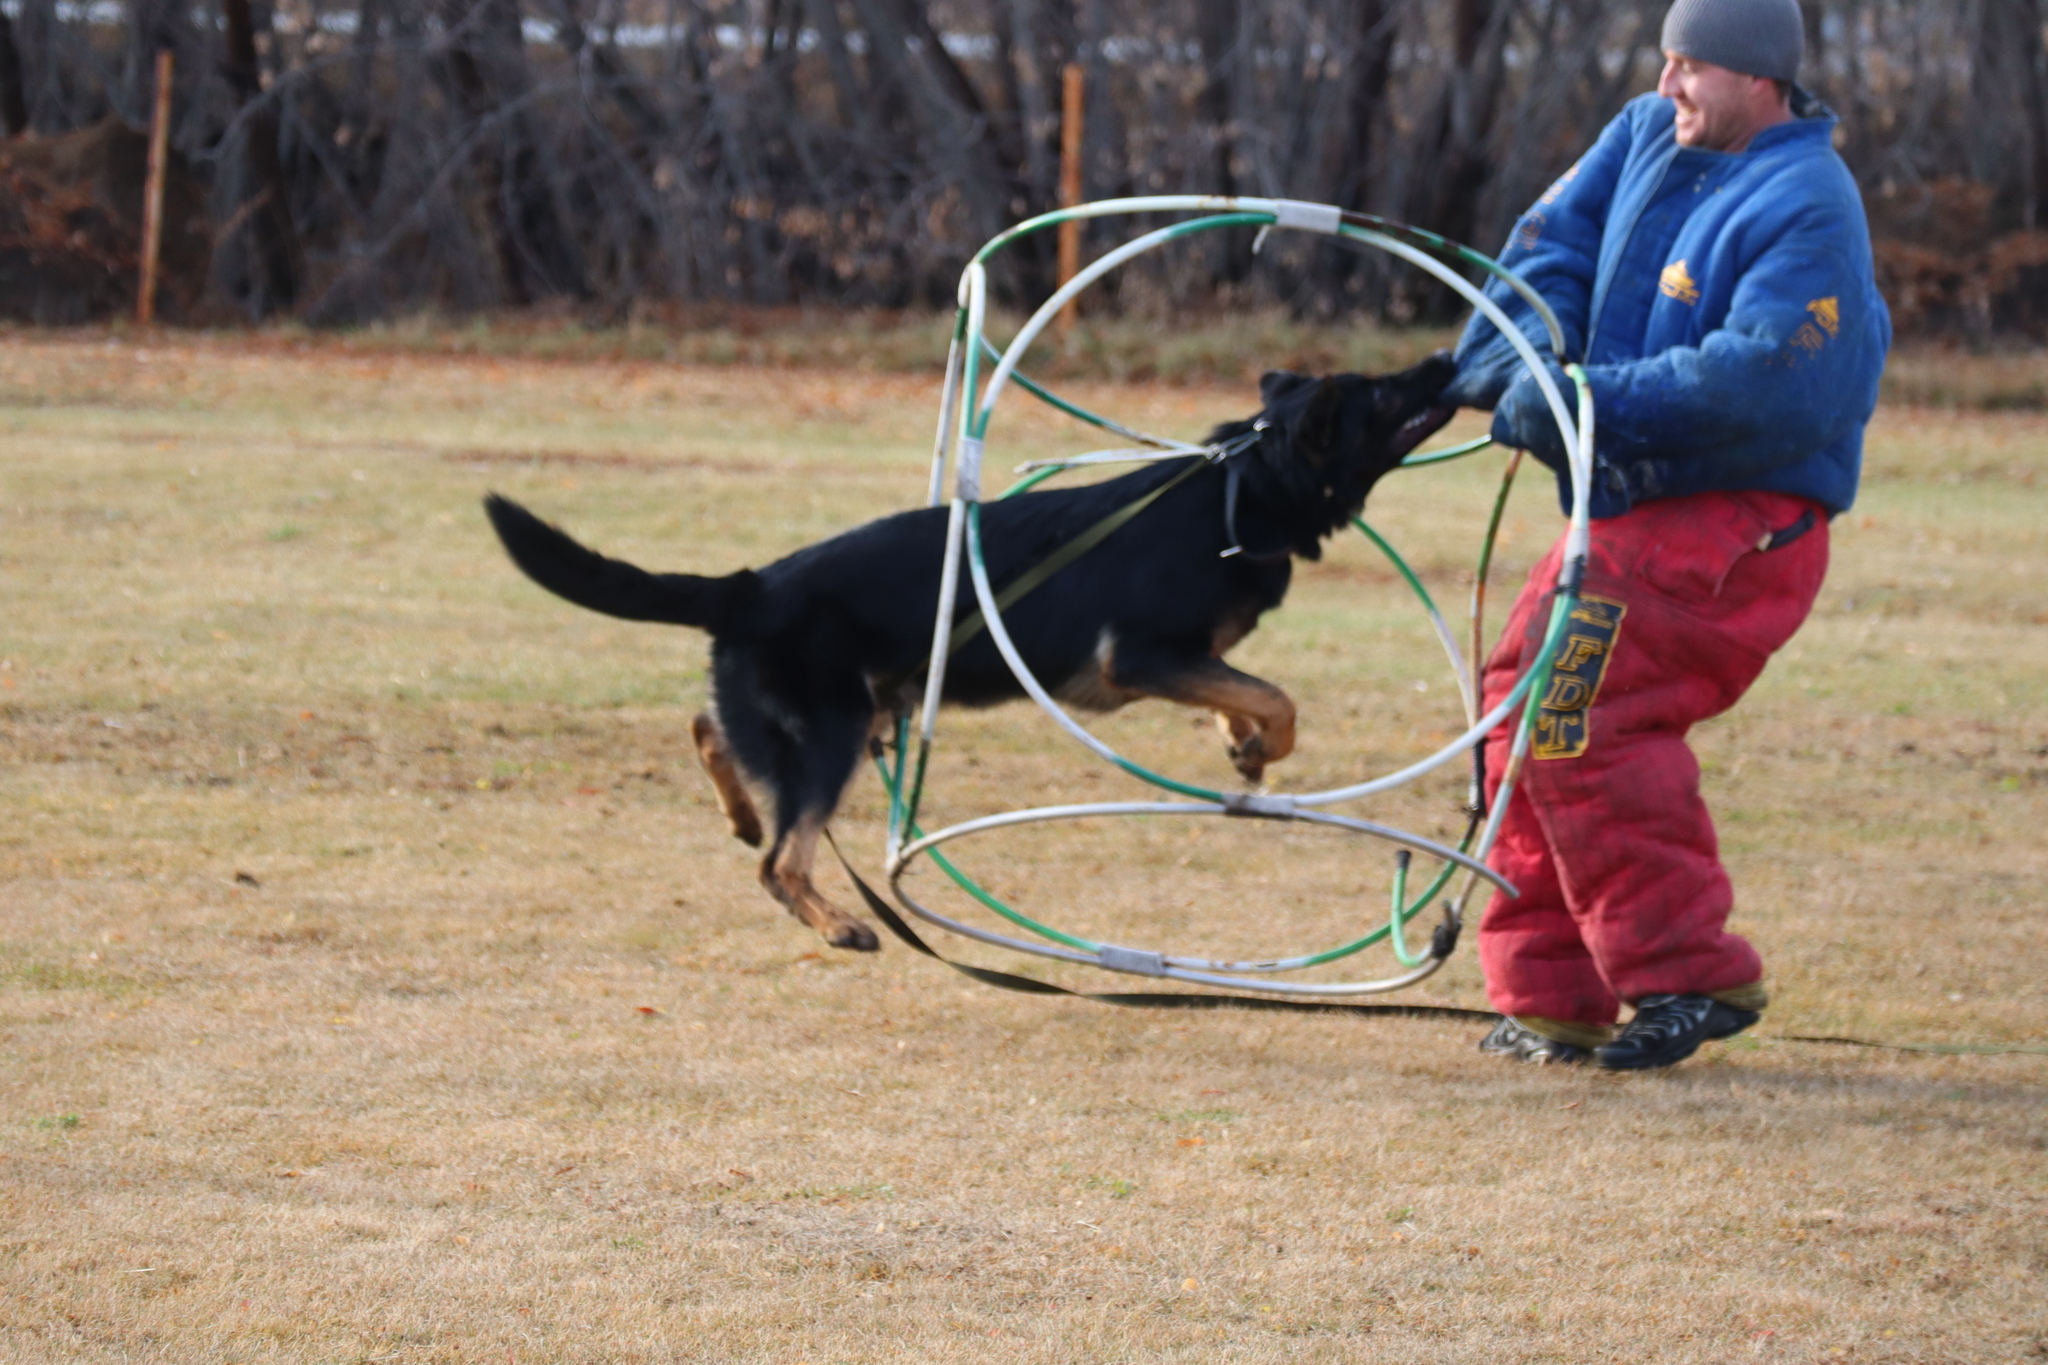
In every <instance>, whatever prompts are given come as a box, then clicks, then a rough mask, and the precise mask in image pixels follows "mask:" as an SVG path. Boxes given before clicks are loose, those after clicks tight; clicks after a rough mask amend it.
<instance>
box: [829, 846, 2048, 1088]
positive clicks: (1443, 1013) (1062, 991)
mask: <svg viewBox="0 0 2048 1365" xmlns="http://www.w3.org/2000/svg"><path fill="white" fill-rule="evenodd" d="M825 841H826V842H827V843H829V844H831V845H832V852H833V855H834V856H835V857H837V858H838V859H839V865H840V866H841V867H842V868H844V869H846V875H847V877H848V878H849V879H850V880H851V881H852V882H853V885H854V889H855V890H857V891H858V892H859V893H860V898H861V899H862V900H863V901H865V902H867V907H868V909H869V910H871V911H873V912H874V916H875V918H876V919H878V920H880V921H881V922H882V923H883V924H884V925H885V926H886V927H887V928H888V930H889V932H890V933H892V934H894V935H896V937H897V938H899V939H901V940H902V941H903V943H904V944H905V946H907V947H909V948H910V949H911V950H912V951H913V952H918V953H922V954H923V955H924V956H926V957H928V958H931V959H932V960H933V961H936V962H942V963H944V964H945V965H946V966H948V967H951V968H952V969H953V970H954V971H956V972H958V973H960V974H961V975H962V976H965V977H968V978H969V979H971V980H974V981H979V982H980V983H981V984H982V985H984V986H994V987H995V988H996V989H998V990H1005V991H1016V992H1018V993H1019V994H1022V995H1064V996H1069V997H1071V998H1073V999H1076V1000H1092V1001H1094V1002H1095V1003H1096V1004H1098V1005H1121V1006H1123V1007H1124V1008H1126V1009H1155V1010H1159V1009H1169V1010H1223V1009H1241V1010H1254V1011H1265V1012H1267V1013H1280V1014H1350V1015H1377V1016H1379V1017H1381V1018H1394V1019H1458V1020H1471V1021H1474V1022H1479V1023H1489V1024H1490V1023H1492V1022H1494V1021H1495V1020H1497V1019H1499V1018H1500V1015H1499V1014H1498V1013H1496V1012H1495V1011H1493V1010H1475V1009H1467V1008H1464V1007H1463V1006H1459V1005H1377V1004H1375V1005H1355V1004H1348V1003H1344V1002H1341V1001H1335V1000H1274V999H1270V998H1268V997H1265V996H1259V995H1229V994H1224V993H1220V992H1219V993H1216V994H1202V995H1197V994H1195V993H1193V992H1168V991H1076V990H1069V989H1067V988H1066V987H1065V986H1055V985H1053V984H1052V983H1051V982H1050V981H1039V980H1036V979H1035V978H1032V977H1028V976H1018V975H1017V974H1016V973H1014V972H1001V971H996V970H995V969H993V968H990V967H974V966H970V965H968V964H967V963H965V962H955V961H953V959H951V958H949V957H947V956H945V955H944V954H943V953H941V952H939V951H938V950H937V949H936V948H933V947H932V946H931V945H930V944H929V943H926V942H925V941H924V939H923V938H921V937H919V936H918V933H917V931H916V930H915V929H912V928H911V927H910V925H909V923H908V922H907V921H905V920H904V918H903V916H901V915H899V914H897V913H896V907H895V906H893V905H891V904H889V902H888V901H887V900H885V899H883V897H882V895H881V893H880V892H878V891H876V890H875V889H874V888H873V887H872V886H869V885H868V882H867V879H866V878H865V877H863V876H861V875H860V873H858V872H856V871H855V870H854V867H853V864H852V863H851V862H850V861H848V859H847V857H846V853H845V851H844V850H843V849H841V848H840V847H839V841H838V840H837V839H834V838H833V837H832V831H831V830H829V829H828V830H826V831H825ZM1753 1036H1754V1037H1755V1039H1756V1041H1758V1042H1760V1043H1809V1044H1817V1045H1824V1046H1830V1047H1860V1048H1874V1049H1877V1050H1880V1051H1887V1052H1921V1053H1933V1054H1938V1055H1955V1056H1976V1055H1985V1056H2003V1055H2006V1054H2021V1053H2024V1054H2030V1055H2034V1056H2043V1057H2048V1044H2033V1043H1890V1042H1880V1041H1877V1040H1875V1039H1870V1038H1843V1037H1836V1036H1833V1035H1829V1034H1802V1033H1773V1034H1756V1035H1753Z"/></svg>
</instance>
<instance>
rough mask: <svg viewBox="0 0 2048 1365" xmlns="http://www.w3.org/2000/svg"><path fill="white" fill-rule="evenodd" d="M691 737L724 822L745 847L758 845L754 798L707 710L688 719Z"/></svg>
mask: <svg viewBox="0 0 2048 1365" xmlns="http://www.w3.org/2000/svg"><path fill="white" fill-rule="evenodd" d="M690 738H691V739H693V740H695V741H696V742H697V761H698V762H699V763H701V764H703V765H704V775H705V776H707V777H709V778H710V779H711V790H712V792H713V793H714V794H715V795H716V796H717V797H718V808H719V810H721V811H723V812H724V813H725V822H726V824H728V825H730V826H732V837H733V838H735V839H737V840H739V841H740V842H741V843H743V844H745V845H746V846H747V847H748V848H759V847H760V846H761V817H760V815H759V814H758V813H757V812H756V811H755V810H754V799H753V798H752V797H751V796H748V795H747V789H746V786H745V784H744V783H742V782H741V781H740V770H739V768H738V767H737V766H736V765H735V764H734V763H733V761H732V750H731V749H729V748H727V747H726V743H725V731H723V730H721V729H719V728H718V722H717V721H716V720H714V719H713V718H712V715H711V713H710V712H709V711H704V712H700V713H699V714H698V716H697V718H696V719H695V720H693V721H691V722H690Z"/></svg>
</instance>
